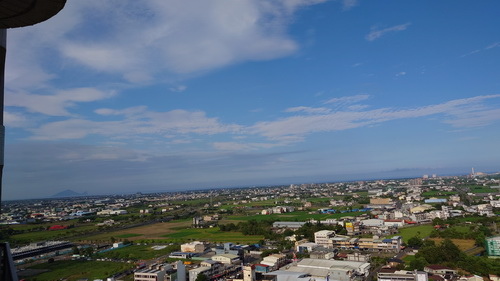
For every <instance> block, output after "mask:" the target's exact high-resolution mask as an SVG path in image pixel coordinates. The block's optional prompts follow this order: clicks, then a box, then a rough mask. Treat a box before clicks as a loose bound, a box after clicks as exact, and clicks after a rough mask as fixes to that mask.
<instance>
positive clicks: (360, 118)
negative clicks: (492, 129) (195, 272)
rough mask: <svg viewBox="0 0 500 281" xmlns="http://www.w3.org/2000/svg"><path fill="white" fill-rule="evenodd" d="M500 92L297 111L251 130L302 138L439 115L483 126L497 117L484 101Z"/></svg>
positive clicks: (453, 122)
mask: <svg viewBox="0 0 500 281" xmlns="http://www.w3.org/2000/svg"><path fill="white" fill-rule="evenodd" d="M498 98H500V95H487V96H477V97H473V98H467V99H458V100H452V101H448V102H445V103H442V104H436V105H429V106H423V107H416V108H410V109H391V108H381V109H373V110H366V111H335V112H332V113H330V114H321V115H297V116H292V117H288V118H281V119H279V120H276V121H265V122H258V123H256V124H255V125H254V126H253V127H252V128H251V131H252V132H253V133H255V134H259V135H262V136H264V137H266V138H268V139H271V140H276V141H280V140H281V139H282V138H283V141H284V142H286V143H288V142H289V141H290V140H293V139H295V140H297V141H302V140H303V138H304V137H305V136H306V135H308V134H312V133H318V132H334V131H342V130H348V129H353V128H359V127H365V126H369V125H373V124H379V123H383V122H388V121H392V120H397V119H408V118H421V117H427V116H433V115H442V116H443V117H442V122H443V123H446V124H450V125H452V126H454V127H461V128H463V127H477V126H486V125H488V124H491V123H492V122H497V121H499V120H500V110H499V109H491V108H488V106H487V105H486V104H484V101H486V100H491V99H498Z"/></svg>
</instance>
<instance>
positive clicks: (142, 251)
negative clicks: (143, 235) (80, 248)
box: [96, 245, 179, 260]
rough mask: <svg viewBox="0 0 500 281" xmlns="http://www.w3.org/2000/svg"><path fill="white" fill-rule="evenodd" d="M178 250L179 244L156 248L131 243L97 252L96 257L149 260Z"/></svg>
mask: <svg viewBox="0 0 500 281" xmlns="http://www.w3.org/2000/svg"><path fill="white" fill-rule="evenodd" d="M178 250H179V247H178V246H167V247H166V248H163V249H159V250H155V249H154V248H153V247H152V245H131V246H127V247H123V248H119V249H115V250H111V251H108V252H105V253H100V254H96V257H97V258H112V259H125V260H149V259H154V258H158V257H161V256H165V255H168V254H170V253H171V252H174V251H178Z"/></svg>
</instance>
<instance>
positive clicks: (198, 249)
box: [181, 241, 206, 253]
mask: <svg viewBox="0 0 500 281" xmlns="http://www.w3.org/2000/svg"><path fill="white" fill-rule="evenodd" d="M205 249H206V246H205V243H203V242H200V241H193V242H189V243H185V244H181V252H185V253H203V252H205Z"/></svg>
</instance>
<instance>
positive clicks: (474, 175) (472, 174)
mask: <svg viewBox="0 0 500 281" xmlns="http://www.w3.org/2000/svg"><path fill="white" fill-rule="evenodd" d="M470 176H471V177H472V178H475V177H476V173H475V172H474V167H472V173H471V174H470Z"/></svg>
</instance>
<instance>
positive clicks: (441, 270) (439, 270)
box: [424, 264, 458, 279]
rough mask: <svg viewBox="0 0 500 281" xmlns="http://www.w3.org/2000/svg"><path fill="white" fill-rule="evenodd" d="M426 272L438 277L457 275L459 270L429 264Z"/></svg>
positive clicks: (425, 268)
mask: <svg viewBox="0 0 500 281" xmlns="http://www.w3.org/2000/svg"><path fill="white" fill-rule="evenodd" d="M424 271H425V272H427V273H432V274H437V275H442V276H444V275H456V274H457V273H458V271H457V270H455V269H453V268H449V267H447V266H443V265H439V264H429V265H426V266H425V267H424ZM448 279H449V278H448Z"/></svg>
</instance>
